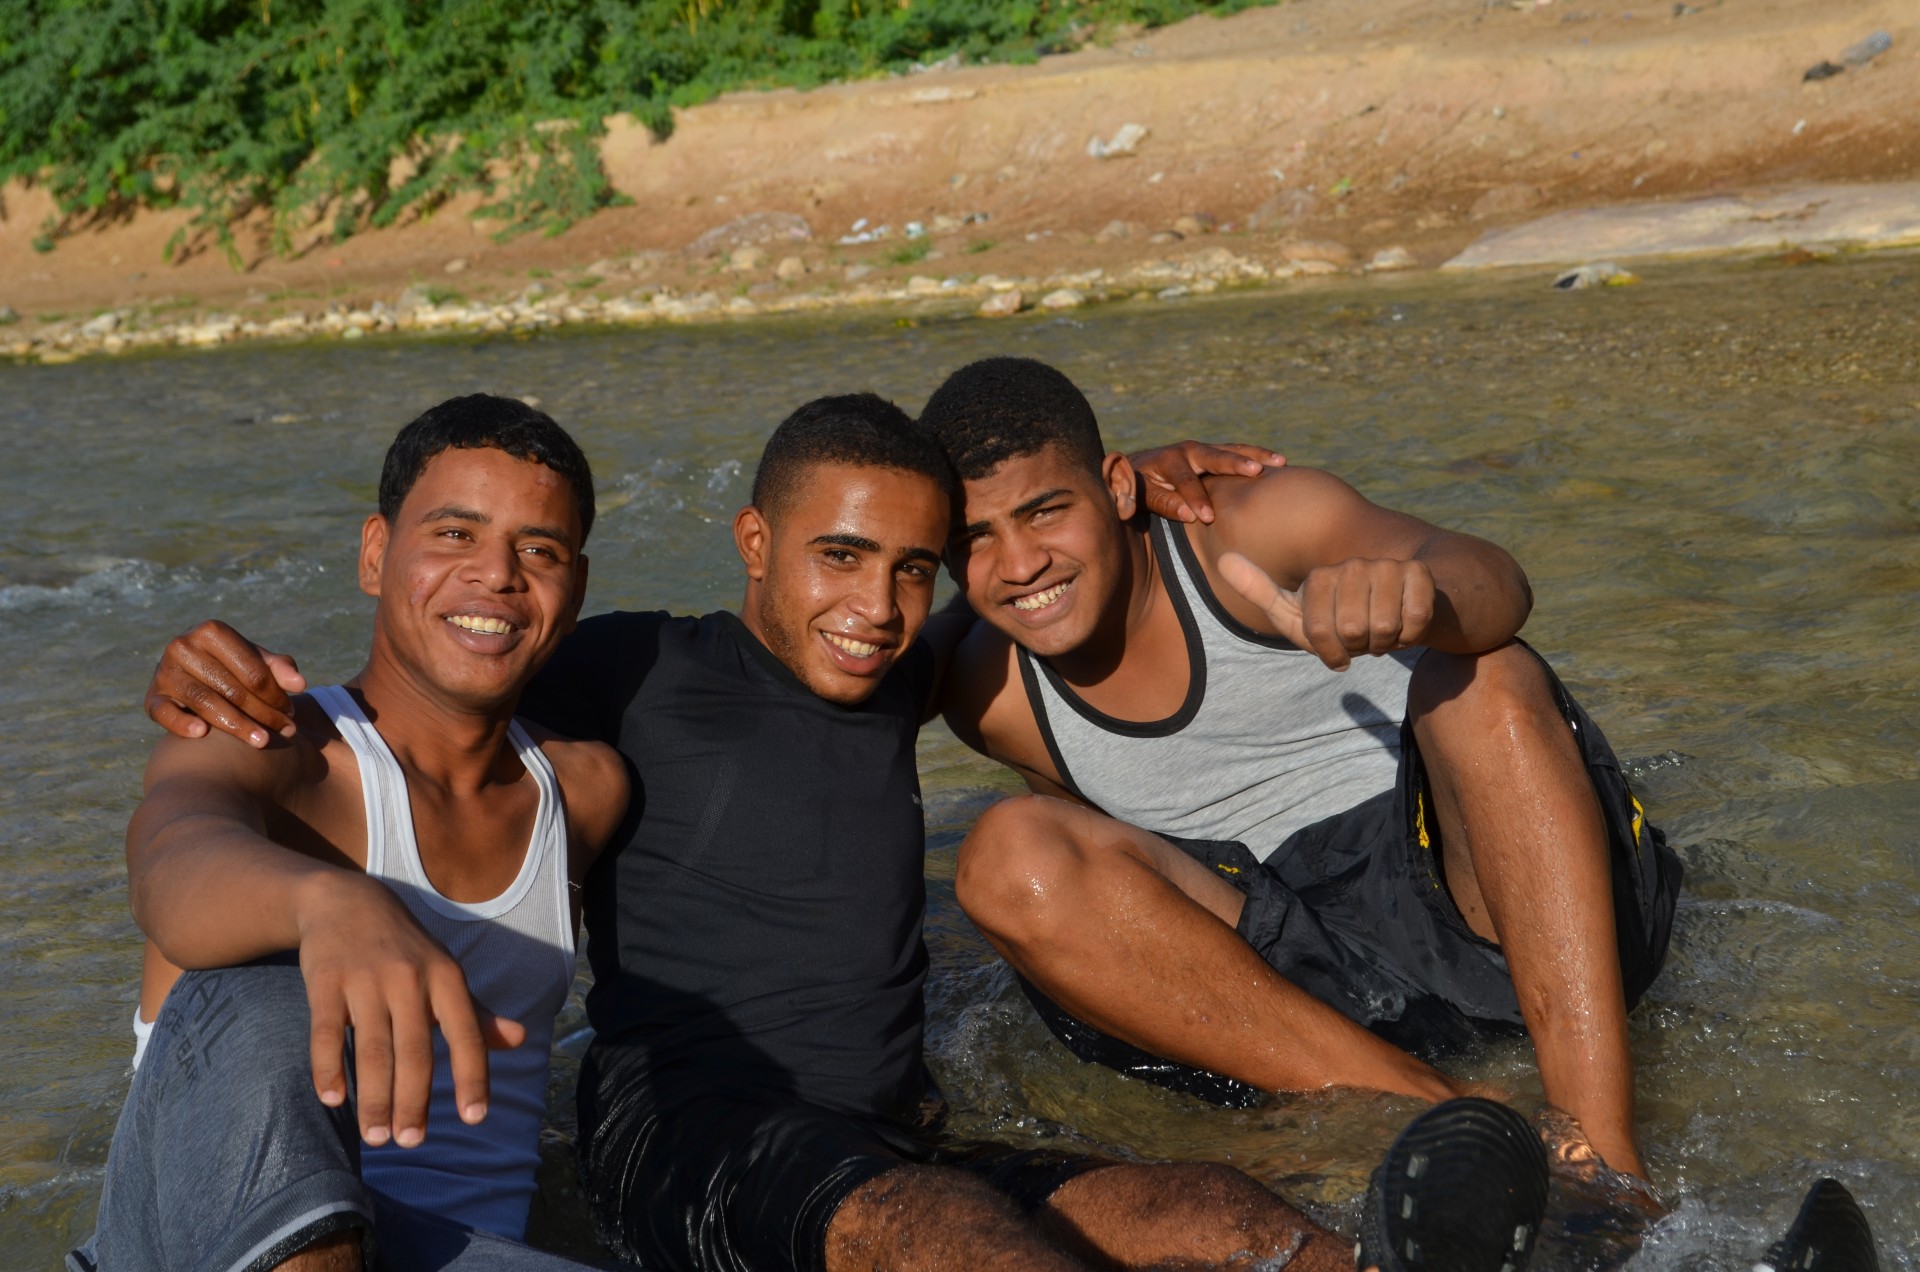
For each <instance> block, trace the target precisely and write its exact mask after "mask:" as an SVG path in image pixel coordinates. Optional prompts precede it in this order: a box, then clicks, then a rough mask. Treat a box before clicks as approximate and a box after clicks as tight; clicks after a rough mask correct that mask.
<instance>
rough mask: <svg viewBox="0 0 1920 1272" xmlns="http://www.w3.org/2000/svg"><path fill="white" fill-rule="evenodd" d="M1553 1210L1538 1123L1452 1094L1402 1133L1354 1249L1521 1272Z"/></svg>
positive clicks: (1480, 1270) (1398, 1259)
mask: <svg viewBox="0 0 1920 1272" xmlns="http://www.w3.org/2000/svg"><path fill="white" fill-rule="evenodd" d="M1546 1208H1547V1154H1546V1150H1545V1149H1544V1148H1542V1147H1541V1145H1540V1137H1539V1135H1538V1134H1537V1133H1535V1131H1534V1129H1533V1125H1532V1124H1531V1123H1530V1122H1528V1121H1527V1119H1526V1118H1524V1117H1522V1116H1521V1115H1520V1114H1518V1113H1516V1112H1514V1111H1513V1110H1512V1109H1510V1108H1508V1107H1507V1106H1506V1105H1504V1104H1498V1103H1495V1102H1494V1101H1492V1100H1482V1099H1475V1098H1468V1099H1459V1100H1448V1101H1447V1102H1446V1103H1444V1104H1437V1105H1435V1106H1434V1107H1433V1108H1431V1109H1428V1110H1427V1111H1426V1112H1425V1113H1422V1114H1421V1115H1420V1116H1419V1117H1417V1118H1415V1119H1414V1120H1413V1122H1412V1123H1411V1124H1409V1125H1408V1127H1407V1129H1406V1130H1404V1131H1402V1132H1400V1137H1399V1138H1398V1139H1396V1140H1394V1142H1393V1147H1392V1148H1390V1149H1388V1150H1387V1156H1386V1159H1385V1160H1384V1161H1382V1162H1381V1163H1380V1167H1379V1169H1378V1170H1376V1171H1374V1172H1373V1179H1372V1181H1371V1182H1370V1183H1369V1184H1368V1185H1367V1201H1366V1209H1365V1211H1364V1212H1363V1213H1362V1215H1361V1219H1360V1244H1359V1246H1358V1247H1356V1249H1355V1255H1356V1257H1357V1258H1358V1260H1359V1267H1360V1268H1362V1269H1366V1268H1375V1267H1377V1268H1379V1269H1380V1272H1520V1270H1521V1269H1522V1268H1524V1267H1526V1264H1527V1256H1528V1255H1530V1254H1532V1253H1533V1242H1534V1238H1535V1237H1537V1236H1538V1235H1539V1232H1540V1219H1541V1216H1542V1215H1543V1214H1545V1212H1546ZM1781 1272H1786V1270H1785V1269H1784V1268H1783V1269H1781ZM1795 1272H1798V1270H1797V1269H1796V1270H1795ZM1823 1272H1825V1270H1824V1269H1823ZM1836 1272H1837V1269H1836Z"/></svg>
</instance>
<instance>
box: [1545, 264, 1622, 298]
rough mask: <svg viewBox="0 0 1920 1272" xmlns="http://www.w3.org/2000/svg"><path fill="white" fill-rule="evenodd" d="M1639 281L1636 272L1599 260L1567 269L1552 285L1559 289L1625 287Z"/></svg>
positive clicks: (1578, 289)
mask: <svg viewBox="0 0 1920 1272" xmlns="http://www.w3.org/2000/svg"><path fill="white" fill-rule="evenodd" d="M1639 281H1640V276H1639V275H1638V274H1630V273H1628V272H1627V271H1626V270H1624V269H1621V268H1620V267H1619V266H1618V265H1615V264H1614V263H1613V262H1612V261H1600V262H1597V263H1595V264H1592V265H1582V266H1580V268H1578V269H1570V270H1568V271H1567V272H1566V273H1564V274H1562V275H1560V277H1558V278H1556V279H1554V280H1553V285H1554V286H1555V287H1557V288H1559V289H1560V290H1561V291H1580V290H1582V289H1584V288H1588V287H1627V286H1631V285H1632V284H1634V283H1637V282H1639Z"/></svg>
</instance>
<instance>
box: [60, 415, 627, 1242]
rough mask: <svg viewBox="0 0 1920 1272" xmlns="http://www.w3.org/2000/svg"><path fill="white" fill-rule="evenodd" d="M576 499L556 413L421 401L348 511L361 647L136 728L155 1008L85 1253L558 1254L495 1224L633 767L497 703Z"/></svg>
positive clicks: (570, 617) (512, 1216)
mask: <svg viewBox="0 0 1920 1272" xmlns="http://www.w3.org/2000/svg"><path fill="white" fill-rule="evenodd" d="M592 520H593V484H592V474H591V473H590V472H589V470H588V468H587V462H586V459H585V457H584V456H583V455H582V454H581V452H580V450H579V448H578V447H577V446H575V445H574V443H573V440H572V439H571V438H569V437H568V436H567V435H566V434H565V433H564V432H563V431H562V430H561V429H560V427H559V426H558V425H557V424H555V423H554V422H553V421H552V420H551V419H548V418H547V417H546V416H545V415H543V414H541V413H540V412H538V411H535V410H533V409H532V408H530V407H527V406H525V405H523V404H522V403H519V402H515V401H511V400H509V399H503V398H488V397H479V396H476V397H469V398H459V399H455V400H453V401H450V402H446V403H442V404H441V405H440V406H438V407H435V408H434V409H433V410H431V411H428V412H427V413H426V414H425V415H423V416H421V417H420V418H419V419H417V420H415V421H414V422H413V423H412V424H410V425H408V427H407V428H406V429H404V430H402V432H401V433H400V435H399V437H398V438H397V439H396V440H395V442H394V445H393V447H392V449H391V450H389V452H388V455H387V462H386V467H385V470H384V472H383V474H382V478H381V500H380V511H379V512H378V513H375V514H374V515H372V516H370V517H368V518H367V520H366V523H365V525H364V526H363V528H362V532H361V547H360V559H359V569H360V585H361V588H362V590H363V591H365V592H367V593H368V594H370V595H372V596H374V597H376V598H377V606H376V608H375V611H374V620H373V639H372V647H371V650H370V652H369V654H368V657H367V662H366V665H365V667H364V668H363V669H362V671H361V672H360V673H359V675H358V676H356V677H355V678H354V679H353V680H352V681H350V682H349V683H348V684H347V685H345V686H341V687H338V688H332V689H327V690H319V691H316V692H315V693H314V694H313V695H310V696H303V697H301V698H298V699H296V700H295V701H294V703H293V704H292V718H293V721H294V727H293V728H292V730H291V731H290V736H287V737H283V738H279V739H276V740H275V742H274V744H272V745H269V746H266V747H264V748H256V747H253V746H249V745H247V744H246V743H245V742H242V741H239V740H236V739H235V738H233V737H230V736H225V735H219V734H216V735H215V736H213V737H211V738H208V739H205V740H202V741H197V742H194V741H187V740H184V739H183V738H179V737H167V738H163V739H162V740H161V741H160V742H159V744H158V745H157V746H156V747H155V748H154V752H153V756H152V759H151V760H150V762H149V764H148V767H147V773H146V795H145V798H144V799H143V801H142V802H141V805H140V807H139V809H138V810H137V811H136V813H135V814H134V817H133V821H132V824H131V825H130V826H129V828H128V832H127V864H128V873H129V875H130V892H131V896H132V902H133V909H134V916H135V918H136V919H137V920H138V922H139V923H140V926H141V927H142V929H143V930H144V931H145V932H146V933H147V935H148V937H149V942H148V947H147V960H146V976H145V980H144V984H143V986H142V994H141V1004H142V1005H141V1017H142V1018H144V1019H145V1020H147V1021H151V1022H152V1025H151V1028H152V1035H151V1041H150V1044H149V1045H148V1046H147V1047H146V1048H145V1055H144V1058H143V1059H142V1060H141V1062H140V1063H139V1067H138V1070H137V1072H136V1075H135V1079H134V1085H133V1090H132V1092H131V1093H130V1094H129V1096H128V1101H127V1108H126V1111H125V1113H124V1114H123V1115H122V1117H121V1120H120V1124H119V1127H118V1128H117V1130H116V1131H115V1135H114V1143H113V1147H112V1150H111V1152H110V1155H109V1159H108V1166H107V1177H106V1183H105V1189H104V1192H103V1196H102V1199H101V1205H100V1218H99V1228H98V1232H97V1233H96V1236H95V1237H94V1239H93V1240H92V1241H90V1242H89V1243H88V1245H87V1246H86V1247H85V1248H83V1249H82V1250H79V1251H76V1252H75V1253H74V1255H73V1256H71V1258H70V1261H69V1262H70V1266H71V1267H72V1268H74V1269H76V1272H91V1270H92V1269H96V1268H97V1269H99V1270H100V1272H117V1270H118V1269H128V1268H176V1267H178V1268H188V1267H192V1268H223V1269H224V1268H233V1269H265V1268H270V1267H279V1268H283V1269H299V1270H301V1272H335V1270H340V1272H344V1270H346V1269H358V1268H361V1267H362V1266H364V1265H365V1264H366V1262H367V1260H368V1259H370V1258H371V1255H372V1251H373V1249H374V1248H375V1247H378V1249H379V1250H380V1252H381V1257H382V1259H383V1266H391V1267H435V1268H441V1267H445V1268H454V1267H462V1268H468V1267H470V1268H494V1269H505V1268H554V1269H558V1268H560V1267H574V1266H579V1265H577V1264H574V1263H572V1262H571V1261H568V1260H564V1259H560V1258H558V1257H557V1256H551V1255H547V1254H543V1253H541V1252H538V1251H535V1250H532V1249H530V1248H528V1247H526V1246H523V1245H520V1244H519V1242H518V1240H517V1239H518V1238H519V1237H520V1236H521V1235H522V1231H523V1229H524V1227H525V1223H526V1214H527V1205H528V1202H529V1200H530V1199H531V1197H532V1194H533V1188H534V1181H533V1173H534V1167H535V1165H536V1163H537V1160H538V1143H539V1135H540V1122H541V1117H542V1115H543V1114H544V1112H545V1107H546V1072H547V1056H548V1050H549V1040H550V1036H551V1027H552V1017H553V1015H554V1012H555V1011H556V1010H557V1009H558V1007H559V1006H560V1005H561V1004H562V1003H564V1001H565V999H566V994H567V991H568V987H569V985H570V984H571V982H572V979H573V944H574V932H575V931H576V927H577V914H576V913H575V912H574V910H575V907H574V906H573V905H572V904H571V901H570V897H569V893H570V890H571V889H572V887H575V886H577V883H578V880H579V879H580V878H581V876H582V875H583V874H584V872H585V870H586V868H587V866H588V865H589V864H590V863H591V861H592V860H593V858H594V856H595V854H596V853H597V852H598V851H599V849H600V847H601V846H602V844H604V843H605V842H606V840H607V839H608V837H609V836H610V835H611V834H612V833H613V831H614V828H615V826H616V824H617V823H618V821H619V819H620V817H621V815H622V814H623V812H624V810H625V808H626V802H627V778H626V771H625V768H624V767H623V765H622V763H621V761H620V759H619V756H618V755H617V754H616V753H615V752H614V751H613V750H612V749H611V748H609V747H606V746H603V745H600V744H598V743H592V742H575V741H569V740H566V739H563V738H560V737H557V736H555V735H552V734H549V733H546V732H544V731H540V730H535V729H531V728H529V727H527V726H524V725H522V724H521V723H520V722H517V721H516V720H515V718H514V710H515V706H516V704H517V703H518V701H519V698H520V693H521V690H522V688H523V687H524V686H525V685H526V682H527V681H528V679H529V678H530V677H532V675H533V673H534V672H535V671H536V670H538V669H539V667H540V665H541V664H542V663H543V662H545V661H546V660H547V658H548V656H549V655H550V654H551V653H552V652H553V649H554V647H555V646H556V645H557V644H558V643H559V641H560V639H561V637H563V636H564V635H565V634H566V633H567V632H568V631H570V630H572V628H573V625H574V620H575V618H576V616H577V614H578V612H579V608H580V602H581V598H582V596H583V595H584V593H585V589H586V580H587V559H586V557H585V556H584V555H583V554H582V551H581V549H582V546H583V545H584V542H585V540H586V536H587V531H588V529H589V528H590V526H591V525H592ZM189 731H190V732H191V731H192V730H189ZM199 731H200V732H205V731H206V730H205V729H204V726H203V727H202V728H201V729H200V730H199ZM450 950H452V951H457V953H458V957H457V958H456V956H455V954H454V953H450V952H449V951H450ZM282 952H292V954H294V955H296V956H297V964H296V963H295V962H294V961H293V960H292V959H289V958H286V957H281V958H280V959H278V960H277V961H267V962H261V961H257V960H267V959H269V957H270V956H275V955H281V954H282ZM181 968H195V969H208V970H201V971H192V972H188V973H186V974H184V975H183V974H182V973H181V971H180V969H181ZM212 969H224V970H212ZM482 996H484V997H485V999H486V1000H487V1001H486V1002H485V1004H483V1002H482ZM163 1003H164V1010H162V1006H163ZM489 1007H491V1008H492V1009H493V1010H492V1011H490V1010H489ZM495 1012H498V1015H496V1014H494V1013H495ZM512 1016H518V1017H519V1019H512V1018H511V1017H512ZM156 1017H157V1019H156ZM349 1030H350V1031H351V1032H350V1033H349ZM436 1035H437V1037H436ZM436 1049H437V1050H438V1051H439V1053H440V1054H439V1055H437V1056H436ZM489 1049H494V1050H495V1052H496V1057H497V1059H496V1061H495V1063H494V1065H493V1067H492V1073H491V1078H492V1081H491V1083H490V1081H489V1077H490V1075H489V1063H488V1055H487V1052H488V1050H489ZM490 1108H491V1109H492V1117H491V1118H489V1109H490ZM430 1110H431V1117H430V1116H429V1111H430ZM356 1130H357V1132H358V1136H357V1137H356V1134H355V1132H356ZM356 1139H358V1140H363V1141H364V1147H362V1146H361V1145H359V1144H357V1143H356Z"/></svg>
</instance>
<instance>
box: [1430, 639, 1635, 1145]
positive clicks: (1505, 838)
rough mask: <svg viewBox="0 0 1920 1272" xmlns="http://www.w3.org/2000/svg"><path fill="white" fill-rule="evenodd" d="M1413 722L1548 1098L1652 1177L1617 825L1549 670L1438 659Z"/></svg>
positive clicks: (1463, 874) (1468, 914) (1472, 913)
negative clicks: (1635, 1058)
mask: <svg viewBox="0 0 1920 1272" xmlns="http://www.w3.org/2000/svg"><path fill="white" fill-rule="evenodd" d="M1409 714H1410V716H1411V718H1412V720H1413V727H1414V736H1415V737H1416V738H1417V739H1418V740H1419V744H1420V754H1421V758H1422V759H1423V760H1424V761H1425V764H1426V768H1427V776H1428V780H1429V784H1430V787H1431V790H1432V794H1433V806H1434V814H1435V816H1436V817H1437V819H1438V820H1439V823H1440V831H1441V838H1442V845H1443V862H1444V864H1445V868H1446V875H1447V886H1448V889H1449V891H1450V892H1451V893H1452V894H1453V899H1454V903H1455V904H1456V905H1457V906H1458V907H1459V909H1460V913H1461V915H1462V917H1464V918H1465V919H1466V920H1467V923H1468V924H1469V925H1470V926H1471V927H1472V928H1473V930H1474V931H1475V932H1477V933H1478V934H1480V935H1481V936H1483V937H1485V938H1487V939H1489V940H1493V941H1497V942H1498V943H1499V945H1500V947H1501V951H1502V952H1503V953H1504V954H1505V955H1506V958H1507V964H1508V966H1509V968H1510V970H1511V971H1512V974H1513V987H1514V991H1515V993H1516V994H1517V995H1518V997H1519V1000H1520V1012H1521V1015H1522V1016H1523V1017H1524V1018H1525V1020H1526V1023H1527V1032H1528V1033H1529V1034H1530V1035H1531V1036H1532V1038H1533V1045H1534V1050H1535V1052H1536V1054H1537V1055H1538V1057H1539V1062H1540V1078H1541V1082H1542V1083H1543V1085H1544V1086H1545V1088H1546V1094H1547V1099H1548V1100H1549V1101H1551V1102H1552V1103H1553V1104H1555V1105H1557V1106H1558V1107H1560V1108H1562V1109H1565V1110H1566V1111H1567V1112H1569V1113H1571V1114H1572V1115H1573V1116H1574V1117H1575V1118H1577V1119H1578V1120H1579V1122H1580V1124H1581V1127H1582V1128H1583V1129H1584V1130H1585V1132H1586V1134H1587V1137H1588V1138H1589V1139H1590V1140H1591V1141H1592V1143H1593V1146H1594V1148H1595V1149H1596V1150H1598V1152H1599V1153H1600V1155H1601V1157H1602V1158H1603V1159H1605V1161H1606V1162H1607V1164H1608V1165H1609V1166H1611V1167H1613V1168H1614V1169H1615V1170H1619V1171H1625V1172H1627V1173H1629V1174H1634V1175H1639V1176H1641V1177H1643V1178H1644V1177H1645V1175H1646V1173H1647V1172H1646V1167H1645V1166H1644V1165H1643V1164H1642V1163H1641V1161H1640V1153H1639V1149H1638V1147H1637V1146H1636V1144H1635V1140H1634V1126H1633V1121H1634V1118H1633V1064H1632V1059H1631V1057H1630V1055H1629V1053H1628V1047H1627V1006H1626V995H1625V991H1624V990H1623V989H1622V987H1621V982H1620V957H1619V950H1618V946H1617V944H1616V938H1615V935H1614V915H1613V885H1612V873H1611V870H1610V867H1609V863H1608V848H1607V832H1606V826H1605V823H1604V822H1603V821H1602V819H1601V813H1600V806H1599V801H1598V800H1597V799H1596V798H1595V797H1594V793H1593V785H1592V783H1591V782H1590V781H1589V780H1588V777H1587V771H1586V766H1585V764H1584V762H1583V761H1582V759H1581V756H1580V751H1579V747H1578V745H1577V744H1576V742H1575V740H1574V737H1573V734H1572V732H1571V730H1569V729H1568V728H1567V725H1566V721H1565V720H1564V719H1563V718H1562V717H1561V714H1560V710H1559V708H1558V706H1557V705H1556V704H1555V702H1554V699H1553V693H1552V689H1551V687H1550V686H1549V684H1548V682H1547V678H1546V676H1545V674H1544V672H1543V671H1542V670H1541V667H1540V664H1539V663H1538V662H1537V661H1536V660H1535V659H1534V657H1533V655H1532V654H1530V653H1529V652H1527V650H1526V649H1525V648H1523V647H1522V646H1519V645H1508V646H1506V647H1504V648H1502V649H1498V650H1495V651H1493V652H1492V653H1487V654H1480V655H1477V656H1467V655H1455V654H1443V653H1439V652H1438V651H1429V652H1428V653H1427V654H1426V655H1425V656H1424V657H1422V658H1421V660H1420V664H1419V666H1418V668H1417V669H1416V671H1415V675H1414V682H1413V690H1412V693H1411V695H1410V701H1409Z"/></svg>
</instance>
